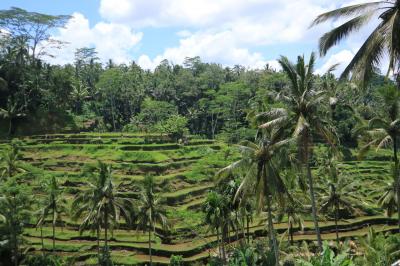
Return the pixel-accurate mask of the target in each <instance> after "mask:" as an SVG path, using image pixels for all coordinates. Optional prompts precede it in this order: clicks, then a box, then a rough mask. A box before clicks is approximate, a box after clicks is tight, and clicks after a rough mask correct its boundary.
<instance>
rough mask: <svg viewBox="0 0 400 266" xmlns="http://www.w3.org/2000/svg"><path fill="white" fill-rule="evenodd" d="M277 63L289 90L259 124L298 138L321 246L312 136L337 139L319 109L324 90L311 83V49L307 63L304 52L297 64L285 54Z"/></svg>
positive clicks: (283, 93)
mask: <svg viewBox="0 0 400 266" xmlns="http://www.w3.org/2000/svg"><path fill="white" fill-rule="evenodd" d="M279 64H280V65H281V66H282V69H283V71H284V72H285V73H286V75H287V76H288V78H289V81H290V86H289V90H288V91H284V92H282V93H281V95H280V97H281V99H282V100H283V102H285V103H286V104H287V108H286V109H285V108H274V109H272V110H271V111H269V112H267V113H264V114H262V115H263V116H264V117H265V118H267V119H268V122H267V123H264V124H263V125H261V126H260V127H261V128H266V129H268V128H271V127H273V126H278V127H280V128H282V129H283V128H284V129H288V130H290V131H291V132H292V137H293V138H295V139H296V140H297V143H298V145H297V146H298V155H299V161H300V163H301V165H302V167H303V169H305V171H306V176H307V181H308V188H309V192H310V199H311V207H312V216H313V220H314V227H315V233H316V235H317V240H318V247H319V249H320V250H322V240H321V234H320V230H319V225H318V215H317V206H316V201H315V193H314V181H313V177H312V173H311V165H310V159H311V157H312V154H313V151H312V145H313V136H314V135H315V134H317V135H319V136H320V137H321V138H322V139H324V140H325V141H327V142H328V143H330V144H331V145H334V144H335V143H336V139H337V137H336V135H335V134H334V133H333V132H332V130H331V128H330V126H329V120H328V119H325V117H327V115H326V113H324V112H322V111H321V109H320V108H321V106H323V104H324V103H325V102H324V101H325V100H326V97H325V94H324V92H323V91H321V90H316V89H315V87H314V86H313V81H314V77H313V72H314V64H315V55H314V53H312V54H311V56H310V60H309V62H308V63H307V64H306V62H305V59H304V56H299V57H298V58H297V63H296V64H293V63H292V62H290V61H289V59H288V58H287V57H284V56H282V57H281V58H280V59H279Z"/></svg>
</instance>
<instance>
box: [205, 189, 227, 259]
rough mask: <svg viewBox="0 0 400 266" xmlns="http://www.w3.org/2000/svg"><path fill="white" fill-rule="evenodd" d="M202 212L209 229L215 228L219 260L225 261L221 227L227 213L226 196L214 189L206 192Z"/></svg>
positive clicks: (223, 225) (223, 224) (223, 226)
mask: <svg viewBox="0 0 400 266" xmlns="http://www.w3.org/2000/svg"><path fill="white" fill-rule="evenodd" d="M203 212H204V214H205V217H204V222H205V223H206V224H207V225H208V226H209V228H210V229H211V231H214V230H215V231H216V233H217V243H218V249H219V256H220V259H221V260H223V261H225V260H226V255H225V244H224V239H223V228H225V223H226V216H227V215H228V213H229V209H228V200H227V198H226V197H224V195H221V194H219V193H217V192H214V191H212V192H210V193H208V195H207V198H206V201H205V202H204V205H203Z"/></svg>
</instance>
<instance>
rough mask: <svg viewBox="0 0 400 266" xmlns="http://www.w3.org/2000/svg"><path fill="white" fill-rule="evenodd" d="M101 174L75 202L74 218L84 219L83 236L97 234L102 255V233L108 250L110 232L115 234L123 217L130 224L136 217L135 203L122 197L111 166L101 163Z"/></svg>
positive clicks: (99, 172) (96, 176)
mask: <svg viewBox="0 0 400 266" xmlns="http://www.w3.org/2000/svg"><path fill="white" fill-rule="evenodd" d="M97 170H98V171H97V172H98V174H97V175H95V176H92V177H91V178H92V179H93V181H92V182H91V183H88V187H89V188H88V189H87V190H85V191H83V192H81V193H79V194H78V195H77V196H76V197H75V199H74V201H73V203H72V211H73V218H74V219H78V218H83V221H82V223H81V226H80V227H79V231H80V233H82V232H83V231H85V230H90V231H91V232H94V231H96V233H97V247H98V253H100V243H99V242H100V230H101V229H102V228H103V229H104V249H105V250H108V231H109V230H111V233H113V229H114V227H116V226H118V223H119V222H120V219H121V218H123V219H124V220H125V221H126V223H128V224H130V223H131V221H132V217H134V212H135V211H134V206H133V202H132V201H131V200H130V199H128V198H125V197H122V196H121V193H120V192H119V190H118V187H115V185H114V183H113V182H112V171H111V167H110V166H108V165H106V164H104V163H102V162H100V161H99V162H98V168H97Z"/></svg>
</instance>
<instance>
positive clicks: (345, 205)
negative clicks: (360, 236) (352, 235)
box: [321, 177, 360, 243]
mask: <svg viewBox="0 0 400 266" xmlns="http://www.w3.org/2000/svg"><path fill="white" fill-rule="evenodd" d="M328 187H329V188H328V189H327V190H325V191H324V193H323V194H324V195H323V196H322V197H321V212H322V213H329V212H331V211H333V217H334V220H335V233H336V241H337V242H338V243H339V229H338V220H339V210H340V209H347V210H348V211H349V212H351V213H354V214H357V213H360V211H359V210H358V209H357V208H355V207H353V206H354V205H355V204H356V203H357V199H356V198H355V197H354V196H353V195H352V194H353V191H354V183H351V182H350V183H349V182H347V178H344V177H340V178H339V179H338V181H337V182H336V183H333V182H329V185H328Z"/></svg>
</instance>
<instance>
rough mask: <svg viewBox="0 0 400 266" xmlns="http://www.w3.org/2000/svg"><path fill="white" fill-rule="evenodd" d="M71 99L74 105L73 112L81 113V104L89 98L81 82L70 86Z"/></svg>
mask: <svg viewBox="0 0 400 266" xmlns="http://www.w3.org/2000/svg"><path fill="white" fill-rule="evenodd" d="M71 97H72V100H73V101H74V104H75V112H76V113H78V114H80V113H81V112H82V104H83V102H84V100H85V99H87V98H88V97H89V91H88V89H87V88H86V87H85V85H84V84H83V83H82V82H76V84H73V85H72V91H71Z"/></svg>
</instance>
